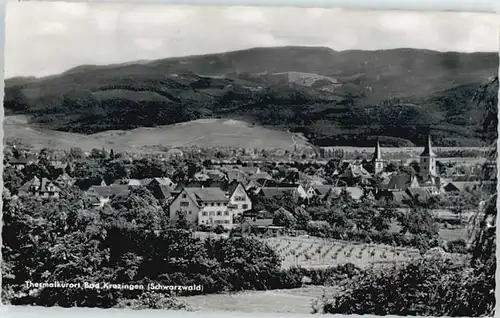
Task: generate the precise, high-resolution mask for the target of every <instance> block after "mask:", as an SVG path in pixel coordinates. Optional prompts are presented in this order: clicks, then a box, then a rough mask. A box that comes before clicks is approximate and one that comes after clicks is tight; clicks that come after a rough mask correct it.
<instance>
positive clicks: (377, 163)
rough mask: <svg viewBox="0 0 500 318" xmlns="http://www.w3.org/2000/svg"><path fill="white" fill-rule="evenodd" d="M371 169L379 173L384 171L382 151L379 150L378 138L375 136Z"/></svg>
mask: <svg viewBox="0 0 500 318" xmlns="http://www.w3.org/2000/svg"><path fill="white" fill-rule="evenodd" d="M372 164H373V170H374V173H375V174H380V173H382V172H383V171H384V168H385V162H384V159H382V151H381V150H380V140H379V139H378V138H377V144H376V145H375V153H374V154H373V159H372Z"/></svg>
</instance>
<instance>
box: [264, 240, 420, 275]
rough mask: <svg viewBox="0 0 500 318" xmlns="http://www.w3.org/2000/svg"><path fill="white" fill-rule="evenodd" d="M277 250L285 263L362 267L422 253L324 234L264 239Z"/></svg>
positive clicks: (396, 260)
mask: <svg viewBox="0 0 500 318" xmlns="http://www.w3.org/2000/svg"><path fill="white" fill-rule="evenodd" d="M264 240H265V242H267V243H268V245H269V246H270V247H271V248H273V249H274V250H276V251H277V252H278V253H279V255H280V257H281V259H282V267H283V268H289V267H293V266H300V267H304V268H321V267H331V266H337V265H342V264H347V263H352V264H354V265H356V266H358V267H360V268H366V267H369V266H372V264H373V265H374V266H381V265H384V264H388V263H393V262H397V263H400V262H407V261H410V260H412V259H414V258H417V257H419V256H420V254H419V252H418V250H417V249H411V248H402V247H392V246H389V245H381V244H364V243H355V242H343V241H333V240H332V241H329V240H325V239H320V238H302V237H300V238H298V237H297V238H296V237H275V238H268V239H264Z"/></svg>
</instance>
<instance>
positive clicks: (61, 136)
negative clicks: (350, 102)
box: [4, 116, 309, 151]
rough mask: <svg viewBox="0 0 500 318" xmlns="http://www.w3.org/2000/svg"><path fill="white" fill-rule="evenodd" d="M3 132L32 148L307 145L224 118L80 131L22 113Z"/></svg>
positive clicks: (292, 137)
mask: <svg viewBox="0 0 500 318" xmlns="http://www.w3.org/2000/svg"><path fill="white" fill-rule="evenodd" d="M4 134H5V140H6V141H15V142H17V143H23V144H26V145H31V146H32V147H35V148H45V147H46V148H53V149H67V148H70V147H80V148H82V149H83V150H84V151H90V150H91V149H93V148H98V149H99V148H103V147H104V148H108V149H109V148H113V149H115V150H116V151H155V149H154V147H155V146H162V147H178V146H195V145H196V146H200V147H217V146H221V147H234V148H249V149H253V148H259V149H276V148H279V149H290V150H292V149H293V147H294V146H295V145H297V146H299V147H304V146H308V145H309V144H308V142H307V141H306V140H304V139H303V138H300V136H298V135H295V134H292V133H290V132H286V131H279V130H271V129H268V128H264V127H261V126H252V125H249V124H247V123H245V122H243V121H237V120H225V119H200V120H193V121H189V122H185V123H180V124H175V125H168V126H158V127H153V128H144V127H143V128H137V129H132V130H110V131H105V132H100V133H96V134H92V135H83V134H77V133H68V132H60V131H55V130H51V129H46V128H43V127H40V126H37V125H33V124H28V122H27V118H26V117H25V116H7V117H6V118H5V122H4ZM295 137H297V138H295Z"/></svg>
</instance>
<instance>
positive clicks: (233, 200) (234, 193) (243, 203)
mask: <svg viewBox="0 0 500 318" xmlns="http://www.w3.org/2000/svg"><path fill="white" fill-rule="evenodd" d="M228 207H229V209H230V210H231V212H232V214H233V216H234V217H237V216H239V215H241V214H242V213H243V212H245V211H248V210H251V209H252V200H251V199H250V197H249V196H248V193H247V191H246V190H245V187H244V186H243V185H242V184H241V183H237V184H236V185H235V186H233V187H232V188H231V189H230V190H229V206H228Z"/></svg>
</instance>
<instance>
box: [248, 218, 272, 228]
mask: <svg viewBox="0 0 500 318" xmlns="http://www.w3.org/2000/svg"><path fill="white" fill-rule="evenodd" d="M247 222H248V223H249V224H250V225H251V226H266V227H267V226H272V225H273V219H255V220H247Z"/></svg>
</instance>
